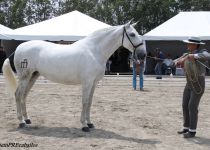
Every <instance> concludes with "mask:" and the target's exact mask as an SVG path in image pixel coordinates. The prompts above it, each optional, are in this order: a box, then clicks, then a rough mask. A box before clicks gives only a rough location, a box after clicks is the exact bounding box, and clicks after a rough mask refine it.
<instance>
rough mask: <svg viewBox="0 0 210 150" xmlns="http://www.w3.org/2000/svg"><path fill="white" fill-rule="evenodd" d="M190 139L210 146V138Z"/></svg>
mask: <svg viewBox="0 0 210 150" xmlns="http://www.w3.org/2000/svg"><path fill="white" fill-rule="evenodd" d="M188 141H190V142H193V143H195V144H199V145H205V146H210V139H209V138H205V137H195V138H191V139H188Z"/></svg>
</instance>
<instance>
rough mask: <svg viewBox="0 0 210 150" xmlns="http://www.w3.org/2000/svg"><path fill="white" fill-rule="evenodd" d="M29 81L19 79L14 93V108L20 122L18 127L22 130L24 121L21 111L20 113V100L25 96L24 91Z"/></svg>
mask: <svg viewBox="0 0 210 150" xmlns="http://www.w3.org/2000/svg"><path fill="white" fill-rule="evenodd" d="M28 81H29V79H28V78H26V79H20V80H19V83H18V86H17V89H16V92H15V99H16V106H17V118H18V120H19V121H20V124H19V127H20V128H23V127H25V126H26V124H25V120H24V117H23V111H22V103H23V102H22V100H23V96H24V94H25V91H26V89H27V85H28Z"/></svg>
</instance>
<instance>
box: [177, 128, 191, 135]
mask: <svg viewBox="0 0 210 150" xmlns="http://www.w3.org/2000/svg"><path fill="white" fill-rule="evenodd" d="M188 131H189V129H183V130H182V131H178V132H177V133H178V134H184V133H187V132H188Z"/></svg>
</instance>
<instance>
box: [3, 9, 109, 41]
mask: <svg viewBox="0 0 210 150" xmlns="http://www.w3.org/2000/svg"><path fill="white" fill-rule="evenodd" d="M109 26H110V25H108V24H105V23H103V22H101V21H98V20H96V19H94V18H91V17H89V16H87V15H85V14H83V13H81V12H79V11H76V10H75V11H72V12H70V13H67V14H64V15H61V16H58V17H54V18H52V19H49V20H46V21H42V22H39V23H36V24H32V25H28V26H25V27H22V28H18V29H15V30H14V31H13V32H10V33H8V34H5V35H6V36H7V37H11V39H14V40H25V41H27V40H49V41H62V40H63V41H77V40H79V39H81V38H83V37H85V36H87V35H88V34H90V33H92V32H94V31H96V30H99V29H102V28H106V27H109Z"/></svg>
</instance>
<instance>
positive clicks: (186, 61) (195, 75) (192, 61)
mask: <svg viewBox="0 0 210 150" xmlns="http://www.w3.org/2000/svg"><path fill="white" fill-rule="evenodd" d="M184 42H185V43H187V50H188V53H185V54H183V56H181V57H180V58H178V59H176V60H175V61H174V62H175V64H176V65H181V66H183V67H184V70H185V74H186V80H187V82H186V85H185V88H184V92H183V98H182V110H183V122H184V123H183V129H182V130H181V131H178V134H183V135H184V138H192V137H194V136H195V134H196V128H197V122H198V106H199V103H200V99H201V97H202V95H203V93H204V90H205V72H206V68H205V65H204V63H205V62H206V61H207V60H210V54H209V53H208V52H207V50H205V49H203V50H199V47H200V45H203V44H205V43H203V42H202V41H201V40H200V38H198V37H190V38H189V39H188V40H184Z"/></svg>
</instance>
